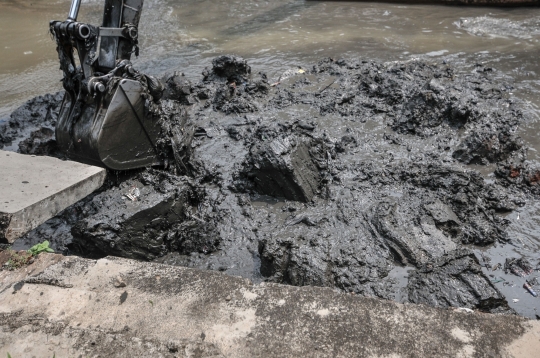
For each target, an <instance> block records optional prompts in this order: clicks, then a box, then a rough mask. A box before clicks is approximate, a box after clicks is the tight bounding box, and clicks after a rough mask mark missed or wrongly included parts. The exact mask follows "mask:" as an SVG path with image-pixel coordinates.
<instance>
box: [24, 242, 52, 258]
mask: <svg viewBox="0 0 540 358" xmlns="http://www.w3.org/2000/svg"><path fill="white" fill-rule="evenodd" d="M28 252H29V253H31V254H32V256H36V255H38V254H40V253H42V252H54V250H53V249H51V248H50V247H49V242H48V241H47V240H45V241H43V242H42V243H41V244H36V245H34V246H32V247H31V248H30V250H28Z"/></svg>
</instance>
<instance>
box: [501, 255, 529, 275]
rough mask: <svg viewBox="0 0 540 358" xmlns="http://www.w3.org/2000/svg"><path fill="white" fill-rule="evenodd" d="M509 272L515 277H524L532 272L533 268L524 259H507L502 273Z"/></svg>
mask: <svg viewBox="0 0 540 358" xmlns="http://www.w3.org/2000/svg"><path fill="white" fill-rule="evenodd" d="M508 271H510V272H511V273H513V274H514V275H516V276H520V277H525V276H528V275H530V274H531V273H532V272H533V267H532V266H531V264H530V263H529V262H528V261H527V259H525V258H523V257H522V258H520V259H516V258H515V257H514V258H508V259H506V261H505V263H504V272H505V273H508Z"/></svg>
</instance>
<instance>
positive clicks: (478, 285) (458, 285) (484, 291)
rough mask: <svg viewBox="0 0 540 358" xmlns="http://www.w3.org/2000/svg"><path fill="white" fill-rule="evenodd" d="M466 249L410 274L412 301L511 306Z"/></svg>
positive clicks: (502, 309)
mask: <svg viewBox="0 0 540 358" xmlns="http://www.w3.org/2000/svg"><path fill="white" fill-rule="evenodd" d="M481 273H482V270H481V267H480V265H479V263H478V261H477V259H476V257H475V256H474V255H473V254H471V253H470V252H467V251H466V250H462V251H458V252H454V253H452V254H451V255H448V256H446V257H441V258H440V259H438V260H435V261H432V262H430V263H429V264H427V265H425V266H423V267H422V268H420V269H419V270H418V271H416V272H414V273H413V274H412V275H410V276H409V283H408V285H407V290H408V293H409V301H410V302H412V303H423V304H427V305H430V306H435V307H466V308H477V309H481V310H487V311H491V312H493V313H496V312H505V311H507V310H508V309H509V308H508V303H507V302H506V300H505V298H504V296H503V295H502V294H501V293H500V292H499V291H498V290H497V289H496V288H495V287H494V285H493V284H492V283H491V282H490V281H489V279H488V278H487V277H486V276H484V275H482V274H481Z"/></svg>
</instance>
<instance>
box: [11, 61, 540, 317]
mask: <svg viewBox="0 0 540 358" xmlns="http://www.w3.org/2000/svg"><path fill="white" fill-rule="evenodd" d="M261 70H262V69H256V68H251V67H250V66H249V65H248V64H247V62H246V61H245V60H243V59H241V58H238V57H233V56H221V57H218V58H216V59H214V61H213V67H212V68H207V69H206V70H205V71H204V72H203V74H202V77H201V79H200V80H199V81H198V82H191V81H189V80H188V79H187V78H185V77H184V76H182V73H181V72H180V71H178V72H175V73H172V74H166V75H164V76H163V77H162V79H161V80H162V82H163V83H164V84H165V91H164V94H163V98H162V102H167V101H169V102H170V103H172V104H174V105H171V106H169V107H168V108H181V110H182V111H183V110H186V111H187V112H186V113H187V114H186V115H187V117H186V118H187V122H186V123H187V124H186V125H189V126H190V127H192V129H193V138H192V139H191V137H190V138H189V142H186V143H184V144H186V146H188V147H189V151H187V150H186V147H185V146H182V145H180V144H179V143H176V144H174V143H173V144H174V145H171V144H170V142H167V143H169V144H168V146H165V147H164V148H168V149H167V150H170V151H171V153H169V156H170V157H171V162H172V161H174V160H175V159H174V158H175V153H177V152H178V150H177V148H182V150H181V151H180V152H181V155H182V158H181V163H182V166H183V168H184V169H183V170H180V171H179V170H178V165H177V166H169V168H149V169H146V170H142V171H138V172H135V173H110V175H109V182H108V183H107V185H106V186H104V187H103V188H102V189H101V191H100V192H98V193H94V194H93V195H91V196H90V197H88V198H86V199H84V200H83V201H81V202H79V203H77V204H75V205H73V206H72V207H70V208H68V209H66V210H65V211H64V212H63V213H61V214H60V215H58V216H57V217H55V218H53V219H51V220H49V221H48V222H46V223H44V224H43V225H41V226H40V227H38V228H37V229H35V230H34V231H32V232H30V233H28V234H27V235H26V236H24V237H23V238H21V239H20V240H19V241H18V242H17V243H15V245H14V246H15V247H24V246H28V245H30V244H31V243H34V242H37V241H41V240H43V239H47V240H49V241H50V242H51V245H52V246H53V247H54V248H55V249H57V250H59V251H62V252H64V253H66V254H78V255H82V256H89V257H103V256H106V255H115V256H123V257H130V258H136V259H141V260H155V261H158V262H163V263H167V264H174V265H183V266H189V267H197V268H202V269H211V270H220V271H225V272H226V273H228V274H231V275H240V276H244V277H248V278H250V279H252V280H254V281H261V280H265V281H271V282H280V283H285V284H291V285H298V286H302V285H316V286H328V287H333V288H336V289H339V290H342V291H345V292H350V293H354V294H359V295H364V296H370V297H380V298H385V299H396V300H399V301H401V302H411V303H423V304H428V305H432V306H438V307H465V308H470V309H478V310H482V311H488V312H497V313H501V312H503V313H512V312H513V310H512V309H511V308H510V306H509V304H508V301H507V298H506V297H505V295H503V293H501V291H500V290H499V289H498V287H497V286H496V285H495V283H494V282H493V279H492V277H490V276H489V273H486V271H485V268H486V265H487V264H486V260H485V259H483V258H482V257H479V256H478V255H477V254H476V252H478V249H482V250H483V249H485V248H489V247H492V246H493V245H511V244H512V239H511V238H510V236H509V234H508V228H509V221H508V220H507V219H505V217H504V216H505V215H507V214H508V213H511V212H513V211H515V210H516V209H518V208H520V207H523V206H524V205H525V203H526V201H527V200H529V199H534V198H536V196H537V195H538V194H539V192H538V189H537V187H536V183H537V182H538V181H540V174H539V172H538V170H537V169H535V168H534V166H532V164H531V163H529V162H527V161H525V158H526V149H527V148H526V145H525V144H524V142H523V140H521V138H519V137H518V136H517V135H516V134H515V133H516V130H517V129H518V126H519V125H520V123H522V122H523V121H525V120H526V118H525V117H526V116H525V115H524V113H526V111H523V109H524V108H525V107H526V106H527V104H526V103H524V102H522V101H520V100H518V99H517V98H515V97H513V96H512V95H511V93H510V92H511V90H512V86H511V85H510V84H508V83H504V82H501V81H500V80H498V81H495V80H494V79H493V72H494V71H493V69H492V68H490V67H485V66H483V65H481V64H478V65H477V66H476V67H475V70H474V71H472V72H469V73H457V72H456V71H455V70H454V69H453V68H451V67H450V66H448V65H447V64H445V63H427V62H422V61H409V62H391V63H379V62H372V61H362V60H358V61H345V60H334V59H330V58H327V59H323V60H321V61H320V62H318V63H317V64H315V65H306V66H301V67H295V68H290V69H288V70H287V71H285V72H283V73H282V74H281V75H280V76H278V77H276V78H269V77H268V76H267V75H266V74H265V73H263V72H261ZM59 100H60V96H58V95H56V96H51V95H49V96H44V97H39V98H37V99H34V100H31V101H30V102H28V103H27V104H25V105H24V106H23V107H21V108H20V109H19V110H17V111H15V112H14V113H13V114H12V116H11V121H10V122H9V123H8V128H7V129H2V131H1V133H2V137H1V139H2V141H3V142H2V143H3V144H4V145H5V146H11V147H13V143H19V144H18V146H19V150H20V151H21V152H22V151H28V153H35V154H45V155H55V156H61V155H62V154H61V153H57V152H56V150H55V147H54V140H53V139H51V138H50V137H47V133H48V132H47V130H46V128H50V127H51V126H52V125H53V118H54V110H55V109H56V108H58V103H59ZM176 106H177V107H176ZM178 110H180V109H178ZM34 113H35V114H36V115H33V114H34ZM48 113H51V114H48ZM13 123H17V125H15V124H13ZM19 124H20V125H19ZM44 128H45V129H44ZM171 128H174V125H173V124H171ZM167 138H171V137H167ZM167 138H165V139H164V140H167ZM183 140H187V139H185V137H184V139H183ZM177 164H178V161H177ZM472 165H474V166H472ZM490 168H496V170H495V174H494V175H491V176H489V177H486V176H485V173H486V172H489V171H490V170H492V169H490ZM488 178H489V179H488ZM535 264H536V263H534V266H535ZM514 266H515V265H514ZM490 268H491V267H490ZM396 270H397V271H399V270H401V271H400V272H405V271H407V274H406V275H402V276H403V277H396V275H395V272H396Z"/></svg>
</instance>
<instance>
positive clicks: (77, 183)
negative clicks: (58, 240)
mask: <svg viewBox="0 0 540 358" xmlns="http://www.w3.org/2000/svg"><path fill="white" fill-rule="evenodd" d="M0 168H1V171H0V173H1V174H0V242H7V243H12V242H13V241H15V240H16V239H17V238H19V237H20V236H22V235H23V234H25V233H26V232H28V231H30V230H32V229H34V228H36V227H37V226H39V225H40V224H42V223H44V222H45V221H47V220H48V219H50V218H52V217H53V216H55V215H56V214H58V213H59V212H60V211H62V210H64V209H65V208H67V207H68V206H70V205H72V204H74V203H76V202H77V201H79V200H81V199H82V198H84V197H85V196H87V195H88V194H90V193H92V192H93V191H95V190H96V189H98V188H99V187H101V185H103V182H104V181H105V177H106V171H105V169H102V168H98V167H93V166H89V165H86V164H81V163H76V162H70V161H62V160H60V159H56V158H51V157H42V156H38V157H36V156H33V155H32V156H30V155H22V154H17V153H13V152H5V151H0Z"/></svg>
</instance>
